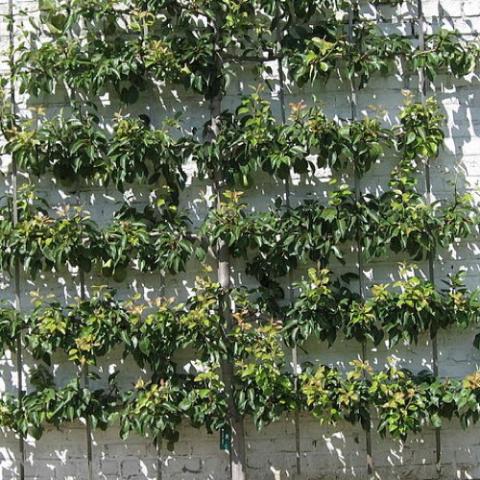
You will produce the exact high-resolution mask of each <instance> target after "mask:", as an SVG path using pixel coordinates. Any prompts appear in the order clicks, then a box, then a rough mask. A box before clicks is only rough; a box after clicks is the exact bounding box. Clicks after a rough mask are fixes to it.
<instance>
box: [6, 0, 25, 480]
mask: <svg viewBox="0 0 480 480" xmlns="http://www.w3.org/2000/svg"><path fill="white" fill-rule="evenodd" d="M8 15H9V17H10V18H9V22H8V40H9V64H10V65H9V67H10V109H11V114H12V116H13V118H15V116H16V114H17V102H16V95H15V78H14V65H15V59H14V55H15V32H14V22H15V17H14V10H13V0H8ZM11 161H12V175H11V181H12V196H13V198H12V223H13V226H14V227H16V226H17V224H18V178H17V177H18V171H17V160H16V155H15V153H12V160H11ZM13 283H14V304H15V309H16V310H17V312H18V313H21V311H22V304H21V298H20V260H19V259H18V257H16V258H15V263H14V274H13ZM22 357H23V356H22V331H21V329H20V331H19V332H18V336H17V340H16V359H15V364H16V369H17V399H18V403H19V405H20V404H21V402H22V398H23V358H22ZM18 447H19V454H20V460H19V478H20V480H24V479H25V437H24V435H23V434H22V433H20V438H19V443H18Z"/></svg>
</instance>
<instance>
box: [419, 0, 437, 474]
mask: <svg viewBox="0 0 480 480" xmlns="http://www.w3.org/2000/svg"><path fill="white" fill-rule="evenodd" d="M417 17H418V18H417V20H418V43H419V45H418V48H419V50H420V51H424V50H425V17H424V13H423V3H422V0H417ZM418 93H419V96H420V101H421V102H422V103H424V102H425V99H426V97H427V79H426V76H425V70H424V68H423V67H420V68H419V69H418ZM425 189H426V195H427V202H428V203H429V204H431V203H432V200H433V198H432V181H431V172H430V159H429V158H427V160H426V162H425ZM434 262H435V246H433V247H432V249H431V250H430V251H429V252H428V278H429V281H430V283H432V285H435V270H434ZM432 367H433V374H434V375H435V377H438V343H437V334H436V333H435V335H434V336H433V337H432ZM441 462H442V438H441V429H440V428H435V466H436V469H437V472H440V471H441V468H442V463H441Z"/></svg>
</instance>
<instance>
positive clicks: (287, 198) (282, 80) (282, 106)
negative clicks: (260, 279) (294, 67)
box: [276, 7, 302, 475]
mask: <svg viewBox="0 0 480 480" xmlns="http://www.w3.org/2000/svg"><path fill="white" fill-rule="evenodd" d="M277 18H278V20H277V21H278V22H279V20H280V15H279V11H278V7H277ZM276 33H277V49H278V52H279V55H278V79H279V92H278V96H279V99H280V112H281V118H282V124H283V125H285V124H286V123H287V115H286V107H285V72H284V71H283V58H282V55H281V41H282V37H281V30H280V26H279V25H278V26H277V32H276ZM285 204H286V206H287V210H290V209H291V204H290V179H289V178H287V179H285ZM292 283H293V272H292V271H291V270H290V271H289V272H288V292H289V299H290V303H292V302H293V289H292ZM292 367H293V382H294V389H295V392H296V393H297V395H298V349H297V347H296V346H294V347H293V348H292ZM294 424H295V466H296V471H297V475H301V473H302V457H301V443H300V412H299V409H298V408H297V409H296V410H295V416H294Z"/></svg>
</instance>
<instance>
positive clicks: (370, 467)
mask: <svg viewBox="0 0 480 480" xmlns="http://www.w3.org/2000/svg"><path fill="white" fill-rule="evenodd" d="M357 13H358V3H357V1H355V2H354V3H353V5H352V6H351V7H350V9H349V19H348V41H349V43H350V44H351V45H353V44H354V42H355V39H354V31H353V27H354V16H355V15H356V14H357ZM349 79H350V113H351V120H352V121H355V120H356V119H357V116H358V96H357V88H356V85H355V79H354V77H353V74H351V75H349ZM354 184H355V185H354V186H355V199H356V201H357V202H358V201H359V200H360V198H361V195H362V191H361V182H360V176H359V174H358V172H357V169H356V168H355V173H354ZM357 264H358V293H359V295H360V298H361V299H362V300H364V299H365V285H364V279H363V272H364V262H363V248H362V238H361V232H360V229H359V228H358V229H357ZM361 356H362V361H363V362H365V361H366V359H367V344H366V341H363V342H362V353H361ZM365 446H366V451H367V472H368V475H372V474H373V472H374V464H373V451H372V433H371V428H370V425H369V427H368V429H367V430H366V431H365Z"/></svg>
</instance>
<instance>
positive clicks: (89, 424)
mask: <svg viewBox="0 0 480 480" xmlns="http://www.w3.org/2000/svg"><path fill="white" fill-rule="evenodd" d="M78 273H79V277H80V300H81V301H84V300H85V298H86V295H85V272H84V271H83V268H81V267H79V272H78ZM88 370H89V369H88V365H87V364H85V365H83V366H82V377H83V384H84V387H85V388H86V389H89V388H90V379H89V371H88ZM85 430H86V437H87V470H88V480H93V448H92V421H91V418H90V415H86V416H85Z"/></svg>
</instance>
